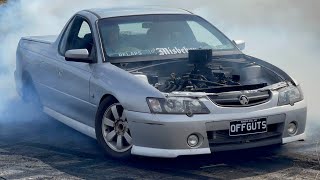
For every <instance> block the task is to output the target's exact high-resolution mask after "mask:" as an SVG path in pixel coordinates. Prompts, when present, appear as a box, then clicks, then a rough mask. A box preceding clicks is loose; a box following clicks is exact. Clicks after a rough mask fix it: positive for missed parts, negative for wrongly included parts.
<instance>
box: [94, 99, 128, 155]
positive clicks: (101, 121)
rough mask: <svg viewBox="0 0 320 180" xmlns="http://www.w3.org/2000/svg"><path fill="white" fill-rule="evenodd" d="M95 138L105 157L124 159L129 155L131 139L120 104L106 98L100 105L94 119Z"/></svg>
mask: <svg viewBox="0 0 320 180" xmlns="http://www.w3.org/2000/svg"><path fill="white" fill-rule="evenodd" d="M95 130H96V136H97V140H98V142H99V144H100V145H101V146H102V147H103V149H104V150H105V152H106V153H107V155H109V156H112V157H114V158H121V159H126V158H128V157H130V155H131V147H132V137H131V133H130V129H129V126H128V121H127V117H126V115H125V111H124V109H123V107H122V106H121V104H120V103H119V102H117V101H116V100H115V99H114V98H106V99H105V100H103V101H102V102H101V104H100V107H99V109H98V114H97V117H96V125H95Z"/></svg>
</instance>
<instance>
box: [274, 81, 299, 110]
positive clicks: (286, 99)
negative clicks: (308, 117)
mask: <svg viewBox="0 0 320 180" xmlns="http://www.w3.org/2000/svg"><path fill="white" fill-rule="evenodd" d="M302 100H303V95H302V91H301V88H300V86H297V87H296V86H293V85H290V86H288V87H285V88H283V89H281V90H280V91H279V99H278V106H283V105H288V104H291V105H293V104H294V103H296V102H299V101H302Z"/></svg>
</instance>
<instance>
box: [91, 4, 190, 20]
mask: <svg viewBox="0 0 320 180" xmlns="http://www.w3.org/2000/svg"><path fill="white" fill-rule="evenodd" d="M87 11H90V12H92V13H94V14H96V15H98V16H99V18H109V17H118V16H133V15H144V14H191V13H190V12H189V11H187V10H184V9H177V8H165V7H155V6H141V7H116V8H104V9H102V8H101V9H89V10H87Z"/></svg>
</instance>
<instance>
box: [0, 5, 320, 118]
mask: <svg viewBox="0 0 320 180" xmlns="http://www.w3.org/2000/svg"><path fill="white" fill-rule="evenodd" d="M118 5H122V6H132V5H134V6H139V5H162V6H169V7H181V8H186V9H189V10H191V11H193V12H195V13H196V14H199V15H202V16H203V17H205V18H206V19H208V20H209V21H210V22H212V23H213V24H214V25H216V26H217V27H218V28H219V29H221V30H222V31H223V32H225V33H226V34H227V35H228V36H229V37H230V38H231V39H244V40H246V42H247V50H246V53H249V54H252V55H254V56H256V57H259V58H261V59H264V60H267V61H268V62H271V63H273V64H275V65H277V66H279V67H281V68H282V69H284V70H286V71H287V72H289V74H291V75H293V76H294V77H295V78H296V79H297V80H298V81H299V82H301V83H302V85H303V87H304V90H305V95H306V97H307V98H308V101H309V109H310V111H309V115H310V117H312V118H311V119H316V118H319V117H320V113H319V111H317V106H318V102H320V96H319V95H318V91H319V90H320V88H319V87H320V85H319V84H317V82H318V75H317V74H316V73H317V72H318V68H319V65H320V63H319V61H318V57H319V55H320V52H319V50H318V49H319V42H320V41H319V40H320V25H319V23H318V20H319V19H320V12H319V11H318V9H319V8H320V1H317V0H309V1H299V0H282V1H281V2H280V1H277V0H268V1H266V0H242V1H233V0H224V1H221V0H199V1H181V0H179V1H169V0H162V1H150V0H149V1H146V0H137V1H130V0H122V1H115V0H114V1H111V0H110V1H100V0H68V1H66V0H55V1H49V0H20V1H14V0H11V1H10V0H9V3H8V4H7V5H5V6H0V110H1V105H2V106H3V105H4V104H5V102H7V101H8V99H10V98H11V97H13V96H15V90H14V89H15V86H14V81H13V72H14V69H15V50H16V46H17V43H18V41H19V39H20V38H21V37H23V36H31V35H32V36H33V35H50V34H58V33H60V31H61V29H62V28H63V26H64V24H65V23H66V22H67V20H68V19H69V18H70V17H71V16H72V15H73V14H74V13H75V12H77V11H79V10H82V9H88V8H96V7H99V8H101V7H112V6H118Z"/></svg>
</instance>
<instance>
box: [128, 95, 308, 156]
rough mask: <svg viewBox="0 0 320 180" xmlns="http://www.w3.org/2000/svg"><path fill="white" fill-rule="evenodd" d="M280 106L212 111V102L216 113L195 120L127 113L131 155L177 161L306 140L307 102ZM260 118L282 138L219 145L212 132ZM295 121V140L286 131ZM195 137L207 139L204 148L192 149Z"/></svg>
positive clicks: (273, 136) (202, 146) (275, 137)
mask: <svg viewBox="0 0 320 180" xmlns="http://www.w3.org/2000/svg"><path fill="white" fill-rule="evenodd" d="M272 99H275V98H272ZM276 103H277V102H276V101H275V100H271V101H269V102H268V103H265V104H261V105H258V106H253V107H244V108H230V107H217V106H216V105H214V104H212V103H211V107H210V103H209V102H208V104H207V106H209V107H208V108H209V109H211V110H212V112H211V113H210V114H205V115H194V116H192V117H188V116H186V115H168V114H150V113H140V112H133V111H126V113H127V118H128V122H129V127H130V130H131V135H132V138H133V147H132V150H131V153H132V154H134V155H141V156H151V157H166V158H174V157H177V156H181V155H196V154H210V153H213V152H217V151H227V150H237V149H246V148H254V147H261V146H268V145H273V144H285V143H289V142H293V141H298V140H304V139H305V126H306V115H307V105H306V102H305V100H303V101H300V102H298V103H295V104H294V105H293V106H291V105H286V106H276ZM260 117H267V123H268V126H269V125H270V126H272V127H273V129H274V131H275V132H277V133H278V134H270V137H269V136H268V137H267V136H265V135H263V134H260V135H259V136H255V135H251V136H250V138H251V139H249V140H248V139H241V137H239V138H240V140H239V138H234V139H230V138H229V137H225V136H224V137H223V138H226V139H225V142H226V143H223V142H224V141H222V143H221V141H220V142H218V144H217V142H216V141H214V139H213V138H212V137H213V135H212V133H211V132H218V131H219V132H223V131H225V132H228V131H229V124H230V121H233V120H243V119H254V118H260ZM292 121H295V122H296V123H297V124H298V130H297V133H296V134H295V136H290V135H289V134H288V133H287V131H286V130H287V126H288V124H289V123H290V122H292ZM275 127H276V128H275ZM195 133H196V134H199V135H200V137H201V138H203V139H202V144H201V145H200V146H198V147H197V148H191V147H189V145H188V144H187V137H188V136H189V135H190V134H195ZM268 133H269V132H268ZM214 137H215V136H214ZM220 137H222V136H220ZM248 137H249V136H248ZM220 140H221V139H220ZM222 140H223V139H222ZM238 140H239V141H238Z"/></svg>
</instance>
